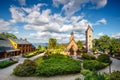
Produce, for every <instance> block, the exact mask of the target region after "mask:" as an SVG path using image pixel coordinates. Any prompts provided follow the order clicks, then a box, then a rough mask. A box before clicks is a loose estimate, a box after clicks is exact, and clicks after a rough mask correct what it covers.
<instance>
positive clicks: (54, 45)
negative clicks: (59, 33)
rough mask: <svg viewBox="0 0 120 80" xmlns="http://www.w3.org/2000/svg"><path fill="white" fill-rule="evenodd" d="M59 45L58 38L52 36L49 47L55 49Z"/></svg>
mask: <svg viewBox="0 0 120 80" xmlns="http://www.w3.org/2000/svg"><path fill="white" fill-rule="evenodd" d="M56 46H57V40H56V39H54V38H50V39H49V43H48V48H49V49H55V48H56Z"/></svg>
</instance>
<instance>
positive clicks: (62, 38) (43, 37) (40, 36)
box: [26, 32, 85, 43]
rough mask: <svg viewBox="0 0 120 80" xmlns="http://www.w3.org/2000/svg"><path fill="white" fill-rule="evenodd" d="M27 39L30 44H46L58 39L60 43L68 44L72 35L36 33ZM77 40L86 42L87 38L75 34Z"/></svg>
mask: <svg viewBox="0 0 120 80" xmlns="http://www.w3.org/2000/svg"><path fill="white" fill-rule="evenodd" d="M26 38H27V39H28V40H29V41H30V42H36V41H37V42H40V43H42V42H46V43H48V41H49V38H56V39H57V41H58V43H68V42H69V38H70V33H69V34H65V33H55V32H36V33H31V34H30V36H26ZM75 40H76V41H78V40H82V41H83V40H85V36H84V35H83V34H79V35H78V34H76V33H75Z"/></svg>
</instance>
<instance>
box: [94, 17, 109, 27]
mask: <svg viewBox="0 0 120 80" xmlns="http://www.w3.org/2000/svg"><path fill="white" fill-rule="evenodd" d="M100 24H107V20H106V19H105V18H102V19H100V20H98V21H96V22H95V23H93V25H100Z"/></svg>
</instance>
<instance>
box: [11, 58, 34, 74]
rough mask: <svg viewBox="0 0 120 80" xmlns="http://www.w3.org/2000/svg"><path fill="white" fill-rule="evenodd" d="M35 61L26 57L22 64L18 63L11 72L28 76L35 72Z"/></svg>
mask: <svg viewBox="0 0 120 80" xmlns="http://www.w3.org/2000/svg"><path fill="white" fill-rule="evenodd" d="M35 69H36V63H35V62H34V61H31V60H29V59H26V60H25V61H24V63H23V64H19V65H18V66H16V68H15V69H14V70H13V74H15V75H17V76H30V75H32V74H34V73H35Z"/></svg>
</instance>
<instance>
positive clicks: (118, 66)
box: [99, 58, 120, 73]
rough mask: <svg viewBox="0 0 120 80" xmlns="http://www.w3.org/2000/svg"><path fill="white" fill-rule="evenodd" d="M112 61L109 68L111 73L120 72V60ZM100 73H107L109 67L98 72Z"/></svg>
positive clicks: (113, 59)
mask: <svg viewBox="0 0 120 80" xmlns="http://www.w3.org/2000/svg"><path fill="white" fill-rule="evenodd" d="M111 60H112V64H111V65H110V68H111V72H113V71H120V60H118V59H115V58H111ZM99 72H100V73H109V66H108V67H106V68H104V69H102V70H100V71H99Z"/></svg>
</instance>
